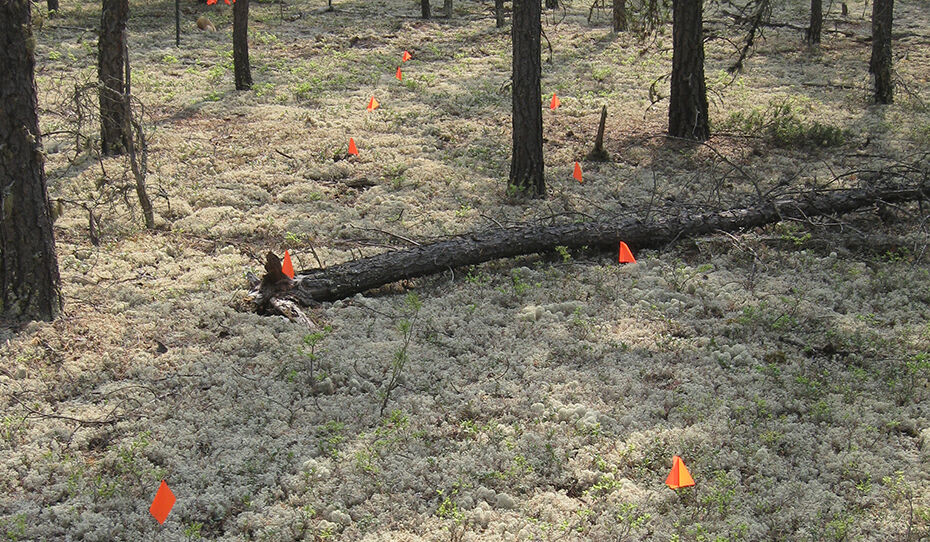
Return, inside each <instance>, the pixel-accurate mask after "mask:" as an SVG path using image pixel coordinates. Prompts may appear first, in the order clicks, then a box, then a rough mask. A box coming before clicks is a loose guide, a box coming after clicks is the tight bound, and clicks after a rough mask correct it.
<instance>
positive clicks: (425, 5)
mask: <svg viewBox="0 0 930 542" xmlns="http://www.w3.org/2000/svg"><path fill="white" fill-rule="evenodd" d="M420 16H421V17H423V18H424V19H429V0H420Z"/></svg>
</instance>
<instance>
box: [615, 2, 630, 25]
mask: <svg viewBox="0 0 930 542" xmlns="http://www.w3.org/2000/svg"><path fill="white" fill-rule="evenodd" d="M613 7H614V17H613V19H614V20H613V22H614V32H623V31H625V30H626V28H627V26H626V0H614V6H613Z"/></svg>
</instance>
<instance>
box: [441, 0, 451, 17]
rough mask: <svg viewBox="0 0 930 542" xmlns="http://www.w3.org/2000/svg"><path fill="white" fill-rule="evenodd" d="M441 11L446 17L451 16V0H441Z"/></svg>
mask: <svg viewBox="0 0 930 542" xmlns="http://www.w3.org/2000/svg"><path fill="white" fill-rule="evenodd" d="M442 11H443V14H445V16H446V18H447V19H451V18H452V0H443V1H442Z"/></svg>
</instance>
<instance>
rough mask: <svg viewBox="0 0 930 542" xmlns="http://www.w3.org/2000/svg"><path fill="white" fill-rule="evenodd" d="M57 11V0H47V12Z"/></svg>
mask: <svg viewBox="0 0 930 542" xmlns="http://www.w3.org/2000/svg"><path fill="white" fill-rule="evenodd" d="M53 11H58V0H48V12H49V14H51V13H52V12H53Z"/></svg>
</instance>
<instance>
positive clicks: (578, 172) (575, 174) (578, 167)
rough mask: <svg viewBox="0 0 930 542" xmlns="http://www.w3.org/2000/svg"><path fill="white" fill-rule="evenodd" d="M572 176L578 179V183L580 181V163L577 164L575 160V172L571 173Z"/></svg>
mask: <svg viewBox="0 0 930 542" xmlns="http://www.w3.org/2000/svg"><path fill="white" fill-rule="evenodd" d="M572 177H574V178H575V180H576V181H578V182H579V183H580V182H582V181H581V164H579V163H578V162H575V172H574V173H572Z"/></svg>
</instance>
